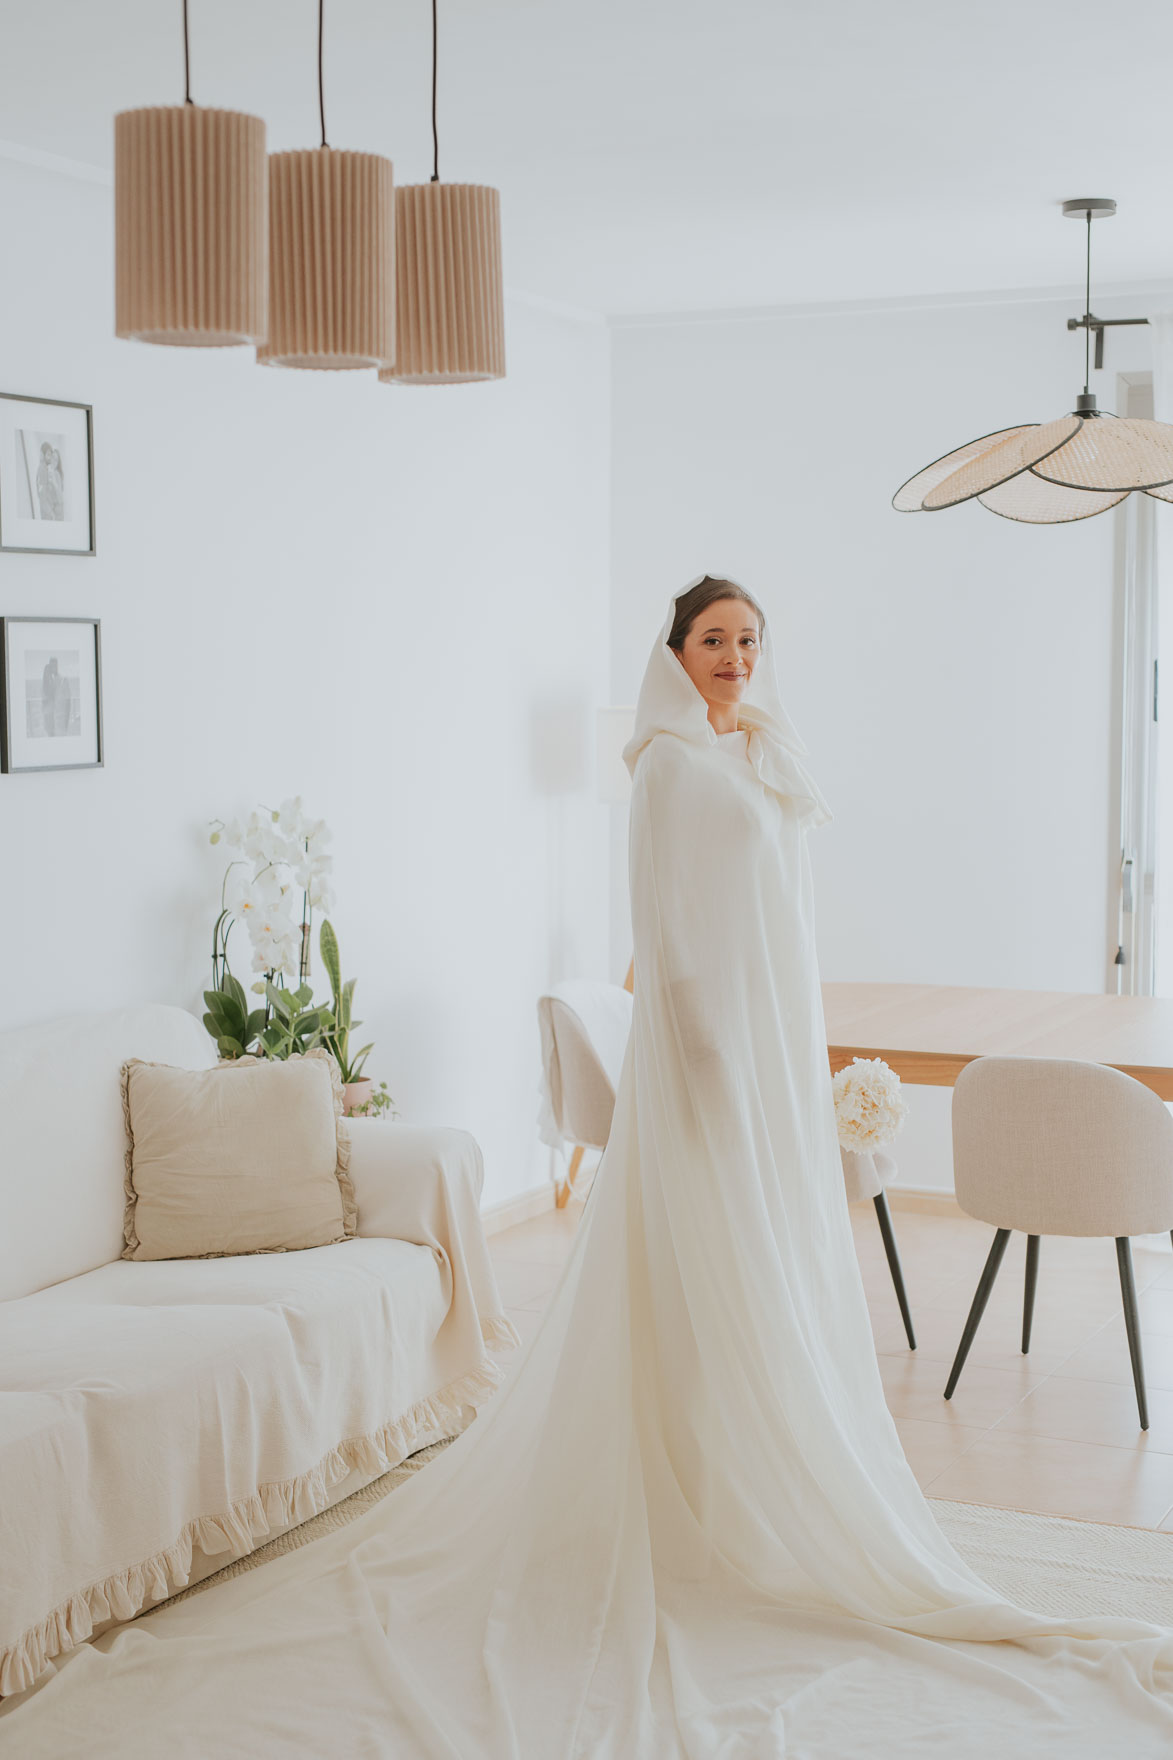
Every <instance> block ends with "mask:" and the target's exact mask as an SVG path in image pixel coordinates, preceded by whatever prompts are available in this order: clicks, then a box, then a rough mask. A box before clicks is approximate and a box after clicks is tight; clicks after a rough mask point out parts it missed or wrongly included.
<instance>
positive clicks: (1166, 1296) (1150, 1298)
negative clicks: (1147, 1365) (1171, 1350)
mask: <svg viewBox="0 0 1173 1760" xmlns="http://www.w3.org/2000/svg"><path fill="white" fill-rule="evenodd" d="M1136 1305H1137V1307H1138V1308H1139V1309H1140V1324H1141V1330H1142V1331H1143V1332H1154V1333H1160V1334H1161V1335H1162V1336H1163V1337H1165V1338H1173V1289H1153V1288H1152V1287H1150V1288H1148V1289H1144V1290H1141V1292H1140V1293H1139V1295H1138V1296H1137V1298H1136Z"/></svg>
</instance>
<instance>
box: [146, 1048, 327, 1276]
mask: <svg viewBox="0 0 1173 1760" xmlns="http://www.w3.org/2000/svg"><path fill="white" fill-rule="evenodd" d="M122 1104H123V1111H124V1113H125V1116H126V1133H127V1139H128V1142H127V1149H126V1214H125V1218H124V1223H123V1232H124V1236H125V1241H126V1244H125V1246H124V1247H123V1250H122V1257H123V1258H124V1259H215V1258H220V1257H223V1256H224V1255H226V1254H233V1253H284V1252H292V1251H294V1250H295V1249H297V1248H301V1247H323V1246H327V1245H329V1244H330V1243H331V1242H333V1241H342V1240H346V1239H347V1238H348V1237H349V1236H351V1235H353V1234H354V1232H355V1227H356V1209H355V1202H354V1189H353V1187H352V1185H351V1183H350V1175H349V1172H348V1171H347V1169H348V1164H349V1160H350V1142H349V1139H348V1137H347V1135H346V1126H345V1124H344V1123H343V1119H342V1086H341V1082H340V1081H339V1077H338V1066H337V1064H336V1063H335V1062H334V1060H333V1058H332V1057H330V1056H329V1054H328V1053H327V1052H325V1051H311V1052H309V1053H308V1054H307V1055H306V1056H305V1057H292V1058H290V1059H289V1060H288V1061H287V1062H284V1063H277V1062H269V1061H266V1060H264V1059H260V1058H251V1057H250V1058H238V1059H237V1060H236V1061H235V1062H232V1063H223V1064H220V1065H218V1066H217V1067H216V1068H215V1069H209V1070H189V1069H173V1068H171V1067H170V1066H169V1065H167V1064H159V1063H143V1062H140V1061H139V1060H138V1059H132V1061H131V1062H129V1063H126V1064H124V1065H123V1069H122Z"/></svg>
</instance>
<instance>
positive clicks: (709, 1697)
mask: <svg viewBox="0 0 1173 1760" xmlns="http://www.w3.org/2000/svg"><path fill="white" fill-rule="evenodd" d="M708 583H709V577H702V578H701V581H700V582H694V583H693V586H692V588H690V589H689V590H688V591H689V592H690V593H691V594H692V598H691V599H690V600H689V602H688V604H689V605H691V604H696V603H699V604H700V605H701V607H702V613H703V614H702V615H701V616H700V617H698V618H696V619H694V621H693V624H692V626H691V627H690V628H689V630H688V631H687V633H686V635H685V636H684V637H683V638H681V636H680V631H679V628H678V627H676V628H675V634H674V627H675V626H677V625H678V601H677V600H676V599H674V600H673V601H672V603H671V604H670V605H669V608H668V615H667V618H666V620H665V623H664V627H663V629H662V631H661V633H660V636H659V639H658V640H657V642H656V645H655V647H654V649H653V652H652V656H651V659H650V661H649V664H648V668H647V672H646V675H645V678H644V682H643V687H642V689H641V692H640V697H639V706H638V709H637V714H636V731H635V736H634V738H633V739H632V741H631V743H630V744H629V746H628V748H627V751H626V754H625V756H626V757H627V760H628V763H629V765H630V767H631V769H632V771H633V776H634V788H633V798H632V815H631V889H632V913H633V939H634V947H635V992H634V1019H633V1027H632V1033H631V1037H630V1040H629V1043H628V1047H627V1053H626V1059H625V1062H624V1067H623V1073H622V1077H621V1080H620V1083H619V1092H618V1099H617V1104H616V1110H615V1118H614V1124H613V1128H612V1133H611V1140H610V1142H609V1144H608V1147H607V1149H606V1152H605V1154H604V1156H603V1159H602V1162H601V1164H600V1167H599V1170H598V1173H597V1175H596V1179H595V1184H594V1188H593V1190H592V1192H591V1195H590V1198H589V1200H588V1203H587V1205H586V1209H585V1212H584V1215H583V1219H582V1222H581V1224H580V1227H579V1230H578V1233H577V1236H576V1239H575V1243H574V1247H573V1250H572V1252H571V1255H570V1258H569V1260H568V1262H567V1265H566V1268H565V1271H564V1273H563V1275H562V1278H561V1281H560V1283H559V1285H558V1288H557V1290H556V1292H555V1294H554V1297H553V1299H552V1301H551V1304H550V1307H549V1309H548V1311H547V1313H546V1315H545V1318H544V1320H543V1323H542V1325H541V1327H540V1329H539V1331H538V1333H537V1334H536V1336H535V1337H534V1339H533V1340H532V1342H531V1344H530V1346H529V1348H528V1351H527V1353H526V1356H525V1358H524V1360H523V1361H522V1363H521V1364H520V1366H519V1369H518V1371H517V1373H516V1375H515V1377H514V1379H513V1380H512V1381H511V1383H510V1384H509V1385H508V1386H507V1387H506V1388H505V1390H504V1392H503V1393H501V1394H500V1395H498V1396H497V1398H496V1400H495V1401H494V1402H493V1403H492V1404H491V1405H490V1406H489V1407H488V1409H487V1410H486V1411H485V1413H484V1414H483V1415H482V1416H481V1417H480V1418H479V1419H478V1420H477V1422H476V1423H475V1424H474V1425H472V1427H471V1428H470V1429H469V1430H468V1431H466V1432H465V1434H464V1435H463V1436H461V1437H460V1438H459V1439H458V1440H457V1441H456V1442H454V1443H453V1444H452V1445H451V1446H450V1447H449V1448H448V1449H447V1450H446V1451H445V1452H444V1453H443V1454H441V1455H440V1456H438V1457H437V1458H436V1459H435V1461H433V1462H432V1463H430V1464H429V1465H428V1466H427V1467H426V1468H424V1469H423V1470H422V1471H421V1472H419V1473H418V1474H417V1475H416V1476H415V1477H414V1478H412V1479H411V1480H410V1481H408V1483H407V1484H405V1485H404V1486H403V1487H402V1488H400V1489H398V1490H396V1491H395V1492H394V1493H393V1494H392V1495H391V1496H390V1497H388V1498H385V1499H384V1500H383V1501H382V1502H380V1503H379V1504H378V1505H376V1506H375V1507H374V1508H372V1509H371V1510H370V1511H368V1512H367V1513H366V1514H365V1515H364V1516H363V1517H362V1518H360V1519H359V1520H358V1521H357V1522H355V1523H354V1524H353V1525H351V1526H350V1527H348V1528H346V1529H344V1530H342V1531H340V1532H338V1533H336V1534H333V1535H330V1536H327V1537H326V1538H323V1539H321V1540H318V1541H315V1542H314V1543H313V1544H311V1545H309V1546H307V1547H305V1548H304V1549H303V1550H301V1551H299V1552H296V1553H293V1554H291V1555H289V1556H287V1557H285V1558H283V1559H279V1560H277V1561H275V1562H273V1563H270V1564H267V1565H265V1566H264V1568H263V1569H260V1570H257V1571H253V1572H249V1573H247V1574H245V1575H243V1576H241V1577H239V1578H237V1579H235V1580H232V1581H229V1582H227V1583H225V1584H223V1585H220V1586H217V1587H216V1588H214V1589H212V1590H210V1591H209V1592H207V1593H206V1594H202V1595H198V1596H195V1597H193V1598H191V1599H190V1600H188V1601H185V1602H182V1603H180V1604H178V1605H176V1606H174V1607H171V1608H164V1609H161V1610H160V1611H158V1612H156V1613H153V1614H149V1615H147V1616H146V1617H145V1618H143V1619H141V1620H139V1621H137V1622H135V1624H134V1625H132V1626H130V1627H127V1628H124V1629H123V1630H122V1631H121V1632H119V1633H117V1634H112V1635H110V1636H108V1637H106V1638H104V1639H101V1640H99V1641H98V1643H97V1644H95V1645H87V1646H84V1647H83V1648H81V1649H80V1650H78V1651H76V1652H74V1653H73V1654H72V1655H70V1656H69V1657H67V1658H66V1659H65V1660H64V1662H63V1663H62V1664H61V1665H60V1666H59V1668H58V1669H57V1671H56V1673H55V1675H54V1676H53V1677H52V1678H51V1679H49V1680H48V1681H47V1682H46V1683H45V1684H44V1685H43V1686H41V1687H39V1688H37V1689H34V1691H33V1692H32V1693H30V1694H29V1695H28V1697H27V1702H26V1703H25V1704H23V1705H19V1706H16V1707H14V1708H13V1709H14V1711H15V1713H16V1714H15V1716H14V1717H13V1718H12V1720H11V1723H9V1722H8V1720H7V1719H3V1718H0V1751H3V1752H5V1753H7V1752H9V1751H11V1752H13V1753H14V1754H16V1753H19V1755H20V1757H21V1760H35V1757H39V1756H46V1757H47V1756H49V1755H52V1756H53V1760H64V1757H66V1756H73V1755H79V1756H80V1755H83V1754H84V1755H86V1756H97V1755H101V1756H105V1755H111V1756H113V1755H117V1756H119V1760H136V1757H138V1756H140V1755H141V1756H147V1755H150V1756H154V1755H156V1754H157V1753H158V1752H160V1751H165V1752H167V1753H168V1754H169V1755H173V1756H174V1755H180V1756H189V1755H190V1756H199V1757H200V1760H205V1757H211V1756H213V1755H214V1756H216V1760H223V1757H225V1756H237V1755H239V1756H241V1757H244V1756H247V1757H248V1760H282V1757H284V1756H287V1755H290V1756H292V1755H297V1756H303V1755H304V1756H310V1755H312V1756H323V1757H324V1756H331V1757H333V1756H339V1760H344V1757H347V1760H348V1757H350V1756H360V1755H361V1756H374V1755H379V1756H384V1755H386V1756H394V1757H396V1760H783V1757H785V1760H848V1757H851V1760H854V1757H855V1756H861V1757H862V1756H866V1757H867V1760H914V1757H917V1756H925V1757H926V1760H927V1757H929V1756H931V1757H932V1760H941V1757H942V1756H948V1760H970V1757H973V1760H976V1757H978V1756H981V1760H988V1756H989V1755H990V1753H991V1752H993V1753H996V1754H997V1755H998V1756H999V1760H1028V1757H1029V1760H1039V1756H1049V1755H1056V1756H1059V1755H1062V1756H1063V1760H1113V1757H1115V1756H1117V1755H1121V1756H1123V1755H1128V1756H1130V1757H1141V1756H1143V1757H1144V1760H1150V1757H1152V1760H1156V1756H1157V1755H1158V1754H1160V1755H1163V1756H1166V1757H1167V1756H1168V1755H1169V1753H1170V1752H1173V1631H1170V1630H1165V1629H1163V1628H1159V1627H1155V1626H1150V1625H1146V1624H1142V1623H1140V1622H1137V1621H1131V1620H1124V1619H1118V1618H1108V1617H1104V1618H1072V1619H1066V1618H1059V1617H1054V1616H1043V1615H1041V1614H1038V1613H1034V1612H1031V1611H1030V1610H1028V1609H1025V1608H1021V1607H1017V1606H1014V1605H1012V1604H1010V1603H1008V1602H1007V1601H1006V1600H1005V1599H1004V1598H1003V1597H1002V1596H1001V1595H1000V1594H999V1593H998V1592H997V1591H996V1590H995V1589H993V1588H992V1587H990V1586H989V1585H988V1584H986V1583H985V1582H983V1581H982V1580H981V1579H980V1578H979V1577H978V1576H976V1575H975V1574H974V1572H973V1571H972V1570H971V1569H970V1568H969V1567H968V1565H966V1563H965V1562H964V1560H963V1559H962V1558H961V1557H960V1556H959V1555H958V1554H957V1553H956V1552H955V1551H954V1549H953V1548H952V1546H951V1545H950V1544H949V1542H948V1541H947V1540H946V1539H945V1538H944V1536H943V1535H942V1533H941V1531H940V1530H939V1529H938V1527H937V1526H936V1523H935V1522H934V1520H933V1517H932V1515H931V1513H930V1510H929V1507H928V1505H927V1504H926V1502H925V1499H924V1497H923V1496H922V1495H921V1492H920V1490H919V1489H918V1487H917V1484H916V1481H915V1479H914V1478H913V1475H912V1473H911V1471H910V1469H909V1467H908V1464H907V1462H906V1460H905V1458H904V1455H903V1452H902V1450H901V1447H900V1443H899V1440H898V1438H897V1435H896V1431H895V1429H894V1426H893V1424H892V1421H891V1419H890V1417H889V1415H888V1411H887V1408H886V1406H885V1403H884V1396H883V1392H882V1389H881V1384H880V1378H879V1373H878V1369H877V1365H876V1358H875V1353H874V1349H873V1346H872V1340H871V1332H870V1328H869V1323H868V1315H867V1310H866V1306H865V1301H864V1295H863V1291H862V1286H861V1282H860V1277H859V1272H858V1269H857V1264H856V1260H855V1254H854V1248H853V1243H852V1237H851V1229H850V1222H849V1217H848V1210H847V1204H846V1199H845V1194H844V1187H843V1179H842V1172H841V1166H840V1159H839V1150H838V1146H837V1141H836V1131H835V1121H834V1111H833V1105H832V1100H831V1087H830V1074H829V1069H828V1062H827V1050H826V1037H825V1033H824V1026H823V1017H822V1007H821V1001H820V993H819V984H818V973H817V967H816V959H815V945H814V920H813V908H812V896H811V875H810V866H809V861H808V856H807V850H806V831H807V829H808V827H810V826H811V825H815V824H818V823H819V822H820V821H822V820H823V819H825V818H826V817H827V816H828V815H827V809H826V806H825V804H824V802H823V800H822V797H821V795H820V793H819V790H818V788H817V786H816V785H815V783H814V781H813V780H812V778H811V777H810V775H809V774H808V772H807V770H806V768H805V766H804V764H803V762H802V757H803V751H804V748H803V746H802V744H801V742H800V741H799V739H798V737H797V735H796V734H795V732H794V729H793V727H792V726H791V724H790V722H789V720H788V719H787V717H786V715H785V713H784V711H783V708H782V705H781V702H780V700H779V696H778V690H777V683H776V679H775V676H774V667H773V661H772V657H771V654H770V651H769V642H768V635H767V633H766V632H765V631H763V630H762V628H761V625H760V620H759V613H758V611H757V607H756V606H755V605H754V603H753V601H752V600H750V599H749V598H748V595H744V594H743V591H742V589H741V588H739V587H736V586H734V585H733V584H732V583H729V582H724V581H720V582H717V583H715V586H716V589H717V591H716V595H715V596H714V592H713V588H712V585H710V584H708ZM706 594H707V595H708V597H707V598H706ZM681 598H683V595H681ZM685 609H686V610H687V609H688V606H687V605H686V607H685ZM710 626H711V627H712V628H713V630H714V631H715V632H717V633H718V635H719V637H720V640H721V641H723V642H724V643H725V646H724V648H723V649H721V650H720V652H719V651H718V649H716V648H713V647H711V646H710V647H709V648H708V650H705V649H704V648H703V646H701V644H703V643H704V642H706V641H708V640H709V638H708V637H707V636H706V633H705V632H706V630H707V629H708V628H709V627H710ZM747 637H748V638H750V641H749V643H748V644H747ZM670 643H676V644H677V645H670ZM707 656H709V657H707ZM722 668H724V670H722ZM707 679H712V680H713V683H712V685H711V687H709V689H708V694H705V691H704V690H703V689H702V688H700V687H698V683H697V682H694V681H695V680H700V686H701V687H703V686H705V681H706V680H707ZM726 687H728V688H726ZM731 704H732V705H733V707H732V711H731V710H730V705H731ZM736 717H739V723H740V727H741V728H742V729H744V730H746V731H744V732H737V731H736V728H735V725H734V720H735V718H736ZM719 727H724V728H725V729H726V730H725V731H723V732H718V728H719ZM5 1738H7V1740H8V1744H9V1746H8V1747H7V1748H6V1747H5ZM12 1744H15V1746H13V1745H12Z"/></svg>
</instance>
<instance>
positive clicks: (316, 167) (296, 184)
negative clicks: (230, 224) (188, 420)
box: [257, 147, 395, 368]
mask: <svg viewBox="0 0 1173 1760" xmlns="http://www.w3.org/2000/svg"><path fill="white" fill-rule="evenodd" d="M394 353H395V211H394V187H393V179H392V169H391V161H390V159H384V158H382V157H381V156H380V155H379V154H377V153H343V152H338V151H337V150H336V149H335V148H333V147H313V148H308V149H306V150H304V151H301V152H295V153H274V154H273V155H272V157H271V158H270V160H269V336H268V341H267V342H266V343H265V345H264V346H263V347H262V348H259V349H258V350H257V359H258V360H259V361H262V362H264V363H265V364H266V365H268V366H280V367H333V368H342V367H377V366H380V365H381V364H382V363H383V362H384V361H386V360H387V359H388V358H391V357H393V356H394Z"/></svg>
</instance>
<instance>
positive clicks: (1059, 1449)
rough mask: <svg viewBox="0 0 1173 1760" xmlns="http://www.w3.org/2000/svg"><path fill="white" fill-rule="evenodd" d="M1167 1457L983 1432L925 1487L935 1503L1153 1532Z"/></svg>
mask: <svg viewBox="0 0 1173 1760" xmlns="http://www.w3.org/2000/svg"><path fill="white" fill-rule="evenodd" d="M1170 1468H1171V1462H1170V1459H1169V1456H1168V1455H1162V1454H1144V1453H1141V1452H1140V1451H1136V1452H1134V1451H1132V1450H1130V1449H1122V1448H1105V1447H1102V1446H1099V1445H1098V1444H1096V1443H1092V1442H1065V1441H1057V1440H1056V1439H1054V1438H1052V1437H1043V1436H1027V1435H1022V1434H1021V1433H1019V1432H1017V1431H1011V1430H1003V1429H1002V1428H1001V1426H999V1428H998V1429H997V1430H992V1431H987V1433H986V1434H985V1435H984V1436H982V1437H979V1439H978V1440H977V1441H976V1442H974V1443H971V1445H970V1446H969V1448H967V1449H966V1451H965V1453H964V1454H963V1455H962V1456H961V1457H960V1459H959V1460H956V1461H954V1462H953V1463H952V1465H951V1466H948V1467H946V1468H945V1469H944V1470H943V1471H942V1472H940V1473H938V1475H937V1477H936V1478H935V1479H932V1480H930V1482H929V1484H928V1486H927V1487H926V1489H927V1490H928V1491H929V1493H930V1494H931V1495H932V1496H933V1497H948V1498H953V1499H956V1500H957V1501H959V1502H961V1503H988V1504H993V1505H995V1506H996V1507H998V1508H999V1509H1027V1510H1038V1511H1041V1512H1042V1513H1043V1514H1045V1515H1058V1516H1075V1517H1078V1518H1079V1519H1080V1520H1082V1521H1092V1522H1123V1523H1124V1524H1125V1525H1127V1526H1132V1527H1140V1528H1152V1527H1155V1526H1156V1525H1157V1523H1158V1522H1160V1521H1161V1520H1162V1519H1163V1517H1164V1516H1165V1514H1166V1512H1167V1511H1168V1509H1169V1494H1170V1488H1171V1487H1170V1478H1171V1472H1170Z"/></svg>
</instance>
